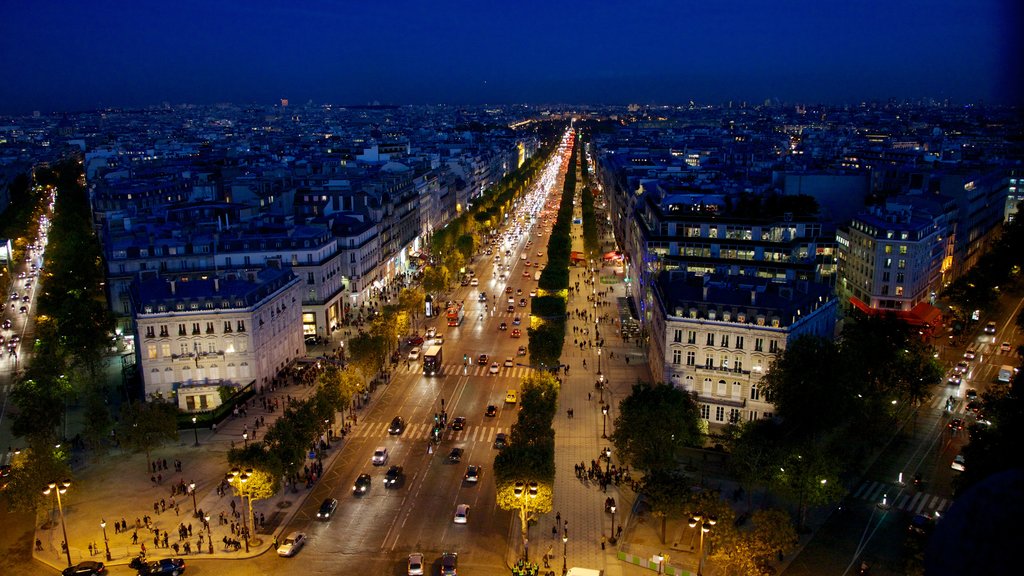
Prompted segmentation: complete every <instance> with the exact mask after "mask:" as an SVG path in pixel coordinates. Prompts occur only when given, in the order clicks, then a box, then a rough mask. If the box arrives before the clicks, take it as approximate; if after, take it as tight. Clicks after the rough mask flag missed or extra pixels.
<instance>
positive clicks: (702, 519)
mask: <svg viewBox="0 0 1024 576" xmlns="http://www.w3.org/2000/svg"><path fill="white" fill-rule="evenodd" d="M717 523H718V519H717V518H715V517H714V516H709V515H707V514H704V513H703V512H698V513H696V514H694V515H693V517H692V518H690V522H689V524H690V528H696V527H698V526H700V550H699V556H698V560H697V576H702V575H703V574H704V534H706V533H708V532H710V531H711V527H712V526H714V525H715V524H717Z"/></svg>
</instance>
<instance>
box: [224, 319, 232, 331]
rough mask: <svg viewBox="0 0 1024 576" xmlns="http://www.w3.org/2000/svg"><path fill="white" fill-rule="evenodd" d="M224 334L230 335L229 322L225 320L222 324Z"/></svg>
mask: <svg viewBox="0 0 1024 576" xmlns="http://www.w3.org/2000/svg"><path fill="white" fill-rule="evenodd" d="M224 333H225V334H230V333H231V321H230V320H226V321H225V322H224Z"/></svg>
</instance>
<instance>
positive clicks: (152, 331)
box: [146, 326, 156, 338]
mask: <svg viewBox="0 0 1024 576" xmlns="http://www.w3.org/2000/svg"><path fill="white" fill-rule="evenodd" d="M146 338H156V330H155V329H154V328H153V327H152V326H146Z"/></svg>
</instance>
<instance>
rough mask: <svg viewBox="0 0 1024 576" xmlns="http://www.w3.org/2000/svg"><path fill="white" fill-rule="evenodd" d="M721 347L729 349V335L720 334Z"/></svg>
mask: <svg viewBox="0 0 1024 576" xmlns="http://www.w3.org/2000/svg"><path fill="white" fill-rule="evenodd" d="M721 346H722V348H728V347H729V335H728V334H722V343H721Z"/></svg>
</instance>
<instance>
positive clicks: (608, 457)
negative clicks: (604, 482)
mask: <svg viewBox="0 0 1024 576" xmlns="http://www.w3.org/2000/svg"><path fill="white" fill-rule="evenodd" d="M604 459H605V466H604V475H605V476H608V475H610V474H611V473H612V448H611V446H605V448H604Z"/></svg>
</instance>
